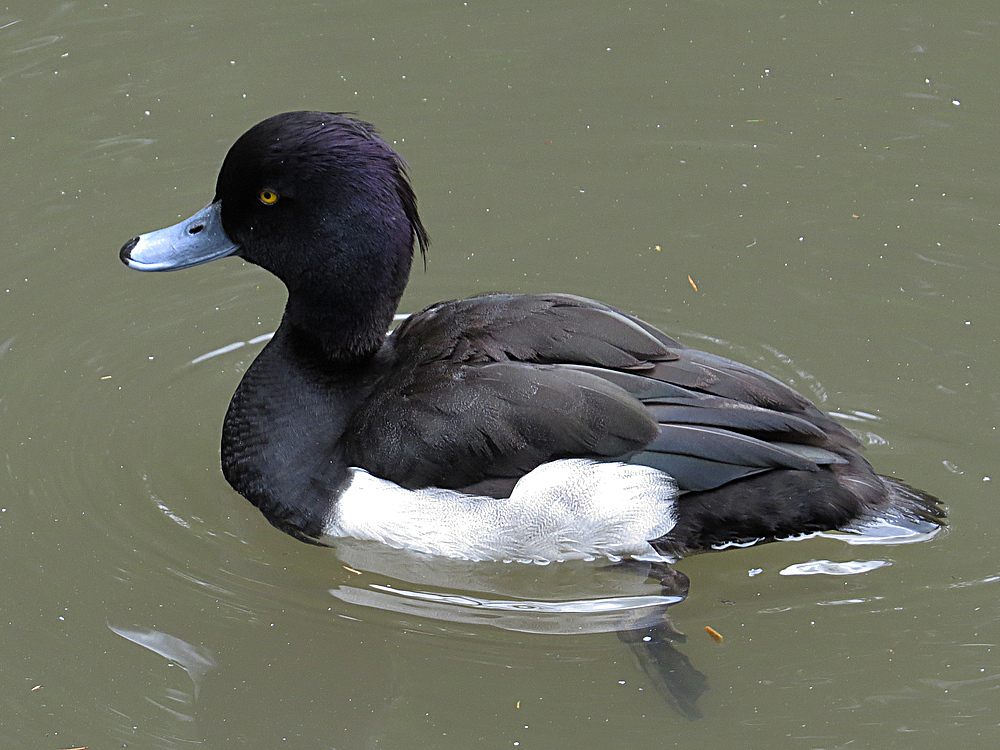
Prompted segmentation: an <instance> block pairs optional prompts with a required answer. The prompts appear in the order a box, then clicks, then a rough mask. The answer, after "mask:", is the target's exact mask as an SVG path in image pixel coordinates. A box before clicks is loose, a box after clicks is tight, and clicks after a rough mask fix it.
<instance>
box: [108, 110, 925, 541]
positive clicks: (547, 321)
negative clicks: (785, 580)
mask: <svg viewBox="0 0 1000 750" xmlns="http://www.w3.org/2000/svg"><path fill="white" fill-rule="evenodd" d="M426 242H427V238H426V234H425V232H424V229H423V227H422V225H421V224H420V220H419V217H418V215H417V212H416V203H415V199H414V197H413V193H412V191H411V189H410V186H409V183H408V181H407V180H406V176H405V172H404V169H403V165H402V162H401V160H400V159H399V157H398V156H396V154H395V153H394V152H393V151H392V150H391V149H390V148H389V147H388V146H387V145H386V144H385V143H384V142H383V141H381V140H380V139H378V138H377V137H376V136H374V134H373V131H372V129H371V127H370V126H368V125H366V124H364V123H359V122H357V121H355V120H352V119H350V118H347V117H344V116H341V115H332V114H326V113H314V112H294V113H286V114H284V115H278V116H276V117H273V118H270V119H268V120H265V121H264V122H263V123H260V124H259V125H257V126H255V127H254V128H252V129H251V130H250V131H248V132H247V133H246V134H244V135H243V136H242V137H241V138H240V139H239V140H238V141H237V143H236V144H235V145H234V146H233V148H232V149H231V150H230V152H229V154H228V156H227V157H226V160H225V163H224V164H223V168H222V171H221V172H220V175H219V181H218V185H217V189H216V198H215V200H214V201H213V203H212V204H210V205H209V206H208V207H206V209H203V210H202V211H201V212H199V213H198V214H196V215H195V216H194V217H192V218H191V219H188V220H187V221H185V222H182V223H181V224H179V225H177V226H176V227H172V228H169V229H166V230H161V231H160V232H154V233H150V234H148V235H143V236H142V237H139V238H136V239H135V240H132V241H130V242H129V243H127V244H126V245H125V247H123V248H122V252H121V257H122V260H124V261H125V262H126V263H127V264H129V265H130V266H132V267H135V268H139V269H140V270H169V269H171V268H179V267H185V266H188V265H195V264H197V263H200V262H205V261H207V260H213V259H215V258H217V257H224V256H225V255H229V254H236V255H239V256H240V257H243V258H244V259H246V260H248V261H251V262H254V263H257V264H259V265H261V266H263V267H264V268H267V269H268V270H270V271H272V272H273V273H275V275H277V276H278V277H279V278H281V279H282V281H284V282H285V284H286V286H287V287H288V290H289V301H288V305H287V307H286V310H285V315H284V317H283V319H282V322H281V324H280V326H279V327H278V330H277V332H276V334H275V336H274V338H273V339H272V340H271V342H270V343H269V344H268V345H267V346H266V347H265V349H264V351H263V352H261V354H260V355H259V356H258V358H257V359H256V360H255V362H254V363H253V365H252V366H251V367H250V369H249V370H248V372H247V373H246V375H245V376H244V379H243V381H242V382H241V384H240V386H239V388H238V389H237V391H236V394H235V395H234V397H233V401H232V403H231V405H230V408H229V412H228V414H227V416H226V419H225V423H224V427H223V445H222V461H223V471H224V473H225V475H226V478H227V479H228V481H229V482H230V484H232V486H233V487H234V488H235V489H236V490H237V491H239V492H240V493H241V494H242V495H244V496H245V497H246V498H247V499H249V500H250V501H251V502H253V503H254V504H255V505H257V506H258V507H259V508H260V509H261V511H262V512H263V513H264V515H265V516H266V517H267V518H268V520H270V521H271V522H272V523H273V524H275V525H276V526H278V527H279V528H281V529H283V530H285V531H288V532H290V533H293V534H295V535H297V536H300V537H303V538H307V539H312V540H322V539H323V538H324V537H325V536H340V535H348V536H357V537H361V538H370V539H378V540H380V541H383V542H386V543H389V544H392V545H394V546H402V547H407V548H412V549H416V550H420V551H424V552H432V553H436V554H445V555H451V556H456V557H467V558H471V559H517V560H536V561H543V560H552V559H563V558H567V557H582V556H584V557H585V556H595V555H611V556H616V555H624V554H630V555H641V554H647V553H651V552H653V551H654V550H655V551H659V552H665V553H668V554H674V555H675V554H683V553H685V552H688V551H693V550H698V549H703V548H706V547H709V546H712V545H718V544H720V543H725V542H745V541H750V540H754V539H758V538H774V537H781V536H787V535H793V534H798V533H807V532H818V531H828V530H834V529H841V530H844V529H858V528H861V527H863V526H865V525H866V524H870V523H873V522H876V521H879V520H885V519H889V520H892V521H893V522H894V523H897V524H898V525H900V526H902V527H904V528H906V529H909V530H911V531H914V532H927V531H930V530H932V529H934V528H936V527H937V523H938V521H939V519H940V518H941V517H942V515H943V514H942V512H941V510H940V509H939V507H938V505H937V503H936V500H935V499H934V498H932V497H930V496H928V495H926V494H924V493H922V492H919V491H917V490H913V489H912V488H909V487H907V486H906V485H904V484H902V483H901V482H899V481H898V480H895V479H892V478H887V477H881V476H878V475H877V474H875V472H874V470H873V469H872V468H871V466H870V465H869V464H868V463H867V462H866V461H865V460H864V459H863V458H861V456H860V455H859V454H858V452H857V450H858V449H859V444H858V442H857V440H856V439H855V438H854V437H853V435H851V434H850V433H849V432H848V431H847V430H845V429H844V428H843V427H841V426H839V425H838V424H837V423H835V422H834V421H833V420H832V419H831V418H830V417H828V416H826V415H825V414H823V413H822V412H820V411H819V410H818V409H817V408H816V407H815V406H813V405H812V404H811V403H809V402H808V401H807V400H806V399H805V398H803V397H802V396H800V395H799V394H797V393H795V392H794V391H792V390H791V389H789V388H788V387H786V386H784V385H783V384H781V383H780V382H779V381H777V380H775V379H773V378H771V377H770V376H768V375H766V374H764V373H761V372H759V371H757V370H754V369H752V368H749V367H746V366H744V365H740V364H738V363H736V362H732V361H730V360H726V359H723V358H721V357H718V356H715V355H711V354H707V353H705V352H699V351H696V350H693V349H689V348H687V347H685V346H683V345H681V344H679V343H678V342H676V341H674V340H673V339H671V338H669V337H667V336H666V335H664V334H663V333H661V332H660V331H658V330H657V329H655V328H654V327H652V326H651V325H649V324H648V323H645V322H643V321H641V320H638V319H636V318H633V317H630V316H628V315H626V314H624V313H621V312H619V311H617V310H615V309H613V308H611V307H608V306H606V305H603V304H601V303H599V302H594V301H592V300H587V299H583V298H580V297H573V296H569V295H558V294H552V295H503V294H494V295H487V296H483V297H477V298H473V299H466V300H457V301H452V302H444V303H440V304H438V305H434V306H432V307H429V308H427V309H426V310H424V311H422V312H420V313H417V314H415V315H413V316H411V317H410V318H409V319H408V320H407V321H406V322H404V323H403V324H402V325H400V326H399V327H398V328H397V329H396V330H395V331H394V332H393V333H392V334H391V335H389V336H388V337H386V336H385V333H386V331H387V329H388V327H389V325H390V323H391V320H392V315H393V313H394V312H395V310H396V306H397V305H398V302H399V299H400V297H401V295H402V292H403V288H404V287H405V282H406V278H407V275H408V273H409V269H410V264H411V259H412V254H413V249H414V245H415V244H419V246H420V248H421V250H423V249H424V248H425V246H426Z"/></svg>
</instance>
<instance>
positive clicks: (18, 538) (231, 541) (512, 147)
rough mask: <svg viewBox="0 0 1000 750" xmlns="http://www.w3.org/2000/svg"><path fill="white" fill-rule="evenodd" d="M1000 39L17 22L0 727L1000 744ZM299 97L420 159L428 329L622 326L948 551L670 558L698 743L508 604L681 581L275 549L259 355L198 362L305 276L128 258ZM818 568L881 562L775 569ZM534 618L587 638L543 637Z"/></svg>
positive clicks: (541, 7) (78, 5)
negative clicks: (125, 251) (487, 305)
mask: <svg viewBox="0 0 1000 750" xmlns="http://www.w3.org/2000/svg"><path fill="white" fill-rule="evenodd" d="M998 24H1000V14H998V12H997V8H996V6H995V4H994V3H990V2H986V1H985V0H977V1H975V2H968V3H962V4H960V5H958V6H956V5H954V4H944V3H931V2H901V3H879V2H872V1H871V0H868V1H867V2H865V1H862V2H858V3H853V4H851V3H843V2H839V1H837V0H830V1H824V2H818V3H817V2H809V3H804V2H778V1H776V0H760V1H758V2H677V3H675V2H671V3H668V4H664V3H662V2H660V3H633V4H631V5H627V4H608V3H600V2H576V3H567V2H552V3H544V4H543V3H538V4H534V3H531V4H519V3H514V4H510V3H509V4H500V3H484V2H472V1H470V2H468V3H464V2H457V1H456V2H437V1H435V2H425V3H404V2H392V3H391V2H381V3H374V2H372V3H360V2H350V3H347V2H345V3H301V2H292V3H285V4H275V3H265V2H258V1H257V0H243V2H219V3H205V2H171V3H169V4H168V3H153V2H135V3H122V2H116V1H115V0H112V1H111V2H107V3H104V2H66V3H55V2H51V3H49V2H33V3H27V2H23V3H20V4H18V5H11V6H8V7H6V8H5V9H4V10H3V12H2V13H0V156H2V164H3V174H4V177H5V180H4V184H5V188H6V189H5V192H4V198H5V199H4V201H3V204H2V207H0V224H2V229H0V232H2V237H3V249H4V252H3V254H2V256H0V269H2V276H0V311H2V312H0V342H2V343H0V372H2V373H3V383H4V386H3V388H2V391H0V414H2V418H3V425H4V430H3V435H4V439H3V460H4V466H5V468H6V471H5V472H3V473H0V544H2V550H3V559H4V569H5V584H4V587H3V594H2V596H0V629H2V635H3V644H4V649H3V652H4V656H3V658H2V659H0V744H3V745H4V746H10V747H25V748H27V747H32V748H53V749H54V748H69V747H81V746H89V747H91V748H112V747H129V748H181V747H190V746H201V747H209V748H223V747H247V748H276V747H294V748H338V749H343V748H347V749H351V748H372V747H389V748H424V747H426V748H461V749H463V750H465V749H467V748H470V747H483V748H512V747H518V748H522V749H523V748H546V749H549V748H590V747H624V748H632V747H660V746H667V747H674V746H676V747H684V748H718V747H732V746H736V745H739V746H749V747H773V748H840V747H852V748H875V747H878V748H886V747H906V748H937V747H940V745H941V743H942V742H956V743H961V744H962V746H963V747H969V748H979V747H982V748H986V747H993V744H994V742H995V732H996V729H995V727H996V724H997V714H996V700H997V699H996V695H997V693H996V689H997V687H998V685H1000V663H998V656H1000V649H998V641H1000V625H998V613H997V603H996V602H997V597H996V594H997V585H998V584H1000V559H998V558H1000V555H998V545H997V543H996V542H995V540H994V535H995V534H994V529H995V528H996V516H997V512H996V508H995V504H996V500H997V493H996V491H995V489H994V488H995V487H996V486H998V482H1000V469H998V468H997V466H996V465H995V462H996V455H997V450H996V446H997V424H998V415H997V411H998V402H1000V386H998V384H997V383H998V381H997V369H998V368H997V364H996V362H997V352H996V349H997V329H998V327H997V322H996V300H995V290H996V289H997V286H998V281H1000V261H998V260H997V255H996V247H997V245H998V240H1000V229H998V222H1000V178H998V175H1000V169H998V164H997V161H998V157H997V151H996V146H995V144H996V143H997V141H998V133H997V128H998V125H997V123H998V121H1000V118H998V116H997V115H998V105H997V102H998V101H1000V97H998V93H1000V92H998V90H997V89H998V83H997V81H998V79H997V76H996V60H997V54H996V52H995V50H996V49H997V44H998V40H997V37H998V35H1000V25H998ZM302 108H314V109H331V110H349V111H354V112H357V113H359V114H360V115H361V116H363V117H364V118H366V119H369V120H371V121H373V122H375V123H377V124H378V125H379V126H380V127H381V129H382V131H383V133H384V134H385V135H386V137H387V138H388V139H389V140H390V141H392V142H394V143H395V144H396V145H397V147H398V149H399V151H400V152H401V153H402V154H403V155H404V156H405V157H406V158H407V159H408V161H409V162H410V164H411V168H412V175H413V180H414V183H415V186H416V188H417V191H418V194H419V196H420V200H421V207H422V211H423V215H424V219H425V223H426V224H427V225H428V227H429V228H430V230H431V233H432V236H433V240H434V245H433V247H432V252H431V255H430V262H429V267H428V271H427V273H426V274H425V273H423V272H422V271H420V270H418V271H416V272H415V273H414V276H413V279H412V281H411V285H410V289H409V292H408V294H407V297H406V299H405V300H404V308H405V309H407V310H414V309H418V308H419V307H422V306H423V305H425V304H427V303H430V302H432V301H434V300H438V299H442V298H448V297H454V296H460V295H466V294H471V293H476V292H481V291H488V290H501V289H502V290H512V291H556V290H558V291H568V292H574V293H577V294H583V295H589V296H594V297H598V298H600V299H603V300H605V301H607V302H610V303H612V304H615V305H617V306H620V307H623V308H626V309H629V310H632V311H634V312H636V313H638V314H640V315H642V316H643V317H645V318H647V319H648V320H650V321H652V322H653V323H655V324H657V325H659V326H660V327H662V328H664V329H665V330H667V331H668V332H671V333H674V334H677V335H679V336H680V337H681V338H682V339H683V340H685V341H686V342H688V343H692V344H696V345H698V346H700V347H702V348H706V349H708V350H710V351H714V352H718V353H721V354H724V355H727V356H732V357H735V358H737V359H741V360H743V361H747V362H749V363H751V364H754V365H756V366H758V367H761V368H763V369H764V370H766V371H768V372H770V373H772V374H774V375H775V376H777V377H779V378H781V379H783V380H785V381H787V382H790V383H792V384H794V385H795V386H796V387H798V388H799V389H801V390H803V391H804V392H805V393H807V394H809V395H811V396H812V397H813V398H815V399H816V400H817V401H819V402H820V403H822V405H823V406H824V408H827V409H830V410H833V411H836V412H838V413H840V414H842V415H845V419H848V420H849V424H850V425H851V426H852V427H853V428H855V429H856V430H858V431H859V432H860V433H862V434H864V435H866V436H867V437H868V439H869V443H870V444H871V447H870V450H869V457H870V459H871V460H872V462H873V463H874V464H875V465H876V467H877V468H878V469H879V470H881V471H883V472H886V473H894V474H897V475H899V476H902V477H905V478H906V479H907V480H908V481H910V482H911V483H913V484H915V485H917V486H919V487H922V488H925V489H927V490H929V491H931V492H934V493H936V494H938V495H940V496H941V497H942V498H944V499H945V501H946V502H947V504H948V506H949V508H950V511H951V519H952V520H951V528H950V530H949V531H948V533H946V534H942V535H940V536H939V537H938V538H936V539H934V540H933V541H931V542H928V543H923V544H916V545H910V546H905V547H865V548H862V547H848V546H847V545H844V544H843V543H840V542H837V541H833V540H819V539H816V540H810V541H804V542H798V543H784V544H774V545H768V546H763V547H757V548H751V549H744V550H735V551H727V552H724V553H719V554H712V555H702V556H699V557H695V558H692V559H689V560H686V561H684V562H683V563H681V565H680V568H681V569H682V570H683V571H684V572H685V573H686V574H687V575H688V576H690V578H691V580H692V590H691V595H690V597H689V598H688V599H687V600H686V601H685V602H683V603H682V604H680V605H678V606H676V607H674V608H673V610H672V614H673V617H674V620H675V623H676V625H677V626H678V627H679V628H680V629H682V630H684V631H686V632H688V634H689V638H688V642H687V643H686V644H685V645H684V646H683V647H682V648H683V651H684V653H686V654H687V656H688V657H689V658H690V659H691V660H692V662H693V663H694V664H695V666H696V667H697V668H698V669H700V670H701V671H702V672H704V673H705V674H707V675H708V677H709V681H710V685H711V690H710V691H709V692H708V693H706V694H705V696H703V698H702V700H701V705H702V709H703V711H704V714H705V717H704V718H703V719H701V720H699V721H695V722H692V721H688V720H685V719H683V718H681V717H680V716H678V715H677V714H675V713H673V712H672V711H671V710H670V709H668V708H667V707H666V706H665V704H664V703H663V701H662V700H661V699H660V697H659V696H658V695H657V694H656V693H655V692H654V691H653V690H652V688H651V687H650V686H649V683H648V681H647V679H646V677H645V676H644V674H643V673H642V672H641V670H640V669H639V667H638V666H637V665H636V663H635V661H634V659H633V657H632V655H631V653H630V651H629V650H628V648H627V647H625V646H624V645H623V644H622V643H621V642H620V641H619V640H618V638H617V637H616V636H615V634H614V633H613V632H587V631H588V629H590V630H597V631H600V630H608V629H609V628H608V627H602V626H601V623H600V622H599V621H598V620H599V618H597V619H594V618H590V619H588V618H587V617H583V618H582V619H579V618H578V619H577V620H570V619H566V618H564V617H548V618H546V617H544V616H542V615H539V616H538V617H537V618H534V617H531V616H523V613H521V615H519V617H520V618H521V619H517V618H516V617H514V616H513V615H512V614H510V613H507V614H502V613H501V614H497V613H496V612H491V611H490V610H489V608H484V607H483V606H482V605H481V604H479V605H477V603H476V599H477V598H478V599H496V598H504V597H506V598H507V599H512V600H516V599H517V598H518V597H527V598H533V599H537V600H550V599H560V598H563V599H566V598H573V597H576V598H578V599H587V598H588V597H589V598H590V599H593V598H595V597H603V596H630V595H642V594H647V595H648V594H650V593H655V587H652V586H650V585H648V584H646V585H643V584H641V583H639V582H637V581H635V580H620V579H616V578H613V577H609V576H607V575H606V573H605V572H604V571H600V570H598V569H597V567H596V566H589V567H588V566H583V565H576V566H564V567H560V566H548V567H544V568H540V567H534V566H493V567H490V566H485V567H480V568H471V569H470V568H469V567H462V566H454V565H453V564H445V563H442V564H441V565H440V566H439V565H437V564H433V565H428V564H427V563H425V562H421V561H417V560H406V559H402V560H401V559H399V558H398V557H394V556H392V555H389V554H388V553H385V552H384V551H380V550H377V549H375V550H373V549H372V548H371V547H365V548H362V549H355V548H352V547H350V546H346V547H345V548H343V549H338V550H330V549H321V548H313V547H309V546H306V545H303V544H301V543H298V542H296V541H294V540H292V539H290V538H287V537H285V536H283V535H281V534H280V533H279V532H277V531H275V530H274V529H272V528H271V527H270V526H269V525H268V524H267V523H266V522H265V521H264V520H263V518H262V517H260V516H259V515H258V514H257V512H256V510H254V509H253V508H252V507H251V506H250V505H249V504H248V503H246V502H245V501H244V500H243V499H242V498H240V497H238V496H237V495H235V493H233V492H232V491H231V490H230V489H229V488H228V486H227V485H226V484H225V482H224V481H223V479H222V477H221V473H220V470H219V467H218V436H219V429H220V423H221V419H222V415H223V413H224V410H225V407H226V404H227V403H228V399H229V397H230V395H231V393H232V391H233V389H234V388H235V386H236V383H237V382H238V380H239V377H240V375H241V373H242V372H243V370H244V369H245V367H246V365H247V364H248V363H249V361H250V360H251V359H252V358H253V356H254V355H255V354H256V352H257V351H258V350H259V348H260V344H259V343H249V344H246V345H244V346H242V347H240V348H237V349H234V350H232V351H229V352H226V353H221V354H216V355H215V356H211V357H207V358H205V357H204V355H206V354H209V353H214V352H217V350H219V349H220V348H222V347H226V346H228V345H230V344H234V343H238V342H248V341H252V340H253V339H255V338H256V337H258V336H261V335H262V334H266V333H268V332H270V331H271V330H273V328H274V326H275V325H276V322H277V319H278V316H279V314H280V309H281V306H282V303H283V290H282V289H281V287H280V285H279V284H278V283H277V282H275V281H274V280H273V279H271V278H270V277H268V276H267V275H266V274H264V273H263V272H261V271H259V270H257V269H254V268H251V267H247V266H243V265H242V264H241V263H240V262H238V261H236V260H229V261H225V262H220V263H216V264H212V265H210V266H206V267H201V268H197V269H193V270H190V271H187V272H183V273H178V274H170V275H156V276H142V275H139V274H135V273H132V272H129V271H128V270H127V269H125V268H124V267H123V266H122V265H121V264H120V262H119V261H118V258H117V250H118V247H119V246H120V245H121V243H122V242H123V241H124V240H126V239H127V238H128V237H130V236H132V235H134V234H136V233H138V232H140V231H145V230H149V229H153V228H156V227H159V226H163V225H165V224H168V223H172V222H173V221H174V220H176V219H177V218H178V217H180V216H182V215H187V214H189V213H190V212H192V211H193V210H195V209H197V208H199V207H200V206H202V205H203V204H205V203H207V202H208V200H209V199H210V198H211V197H212V191H213V187H214V180H215V174H216V170H217V168H218V166H219V163H220V162H221V159H222V156H223V155H224V153H225V151H226V149H227V148H228V145H229V143H230V142H231V141H232V140H233V139H234V138H235V137H236V136H237V135H238V134H239V133H241V132H242V131H243V130H244V129H245V128H246V127H248V126H249V125H251V124H253V123H254V122H256V121H257V120H259V119H261V118H263V117H265V116H267V115H270V114H273V113H275V112H279V111H282V110H286V109H302ZM689 277H690V281H689ZM695 285H696V286H697V290H696V289H695V288H694V287H695ZM812 559H829V560H833V561H838V562H848V561H859V560H861V561H870V560H876V561H884V562H889V563H891V565H885V566H883V567H880V568H878V569H876V570H872V571H870V572H868V573H864V574H860V575H853V576H822V575H811V576H782V575H779V573H780V571H782V570H784V569H786V568H788V567H790V566H792V565H795V564H798V563H802V562H805V561H809V560H812ZM449 565H450V566H451V567H449ZM757 569H760V570H761V572H760V573H759V574H756V575H750V572H751V571H756V570H757ZM408 581H410V582H413V581H416V583H410V584H409V589H406V585H407V582H408ZM421 581H423V582H424V583H423V584H422V585H421V584H420V583H419V582H421ZM406 591H409V592H410V593H411V594H413V593H420V592H425V596H424V598H423V599H419V598H414V597H413V596H408V595H406ZM427 592H429V593H427ZM458 595H462V596H465V597H473V598H471V599H470V598H466V599H461V600H456V599H454V598H453V597H454V596H458ZM449 596H451V597H452V598H450V599H449V598H448V597H449ZM595 618H596V616H595ZM705 625H711V626H712V627H714V628H715V629H717V630H718V631H720V632H721V633H723V635H724V636H725V641H724V642H723V643H722V644H716V643H714V642H713V641H712V640H711V639H710V638H708V636H706V635H705V634H704V633H703V632H702V628H703V627H704V626H705ZM591 626H593V627H591ZM546 629H548V630H550V631H551V630H560V629H561V630H569V631H571V634H565V633H563V634H554V633H552V632H549V633H536V632H524V631H525V630H546ZM573 633H575V634H573Z"/></svg>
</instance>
